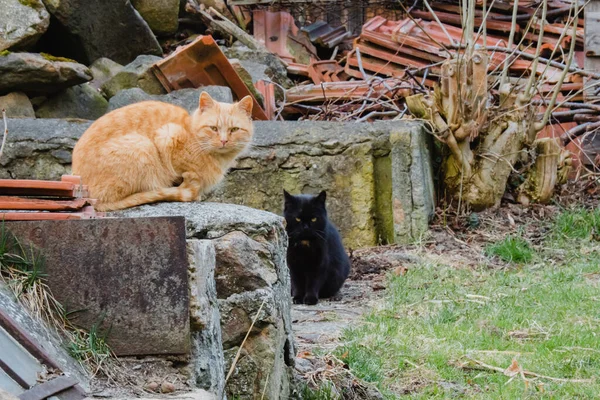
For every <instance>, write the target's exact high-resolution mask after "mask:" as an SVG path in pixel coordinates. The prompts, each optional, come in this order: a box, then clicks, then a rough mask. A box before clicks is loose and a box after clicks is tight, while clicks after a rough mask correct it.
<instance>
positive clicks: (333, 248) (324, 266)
mask: <svg viewBox="0 0 600 400" xmlns="http://www.w3.org/2000/svg"><path fill="white" fill-rule="evenodd" d="M283 194H284V197H285V208H284V212H283V214H284V217H285V219H286V222H287V226H286V231H287V234H288V237H289V245H288V251H287V262H288V267H289V268H290V276H291V278H292V296H293V298H294V303H296V304H302V303H304V304H310V305H312V304H317V302H318V301H319V298H326V297H331V296H333V295H335V294H336V293H337V292H338V291H339V290H340V288H341V287H342V285H343V284H344V281H345V280H346V278H347V277H348V274H349V273H350V260H349V259H348V255H347V254H346V251H345V250H344V246H343V245H342V240H341V238H340V234H339V233H338V231H337V229H336V228H335V226H334V225H333V224H332V223H331V222H330V221H329V219H328V218H327V210H326V209H325V198H326V194H325V192H324V191H323V192H321V193H320V194H319V195H318V196H310V195H298V196H292V195H291V194H289V193H288V192H286V191H285V190H284V191H283Z"/></svg>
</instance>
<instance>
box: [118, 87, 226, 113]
mask: <svg viewBox="0 0 600 400" xmlns="http://www.w3.org/2000/svg"><path fill="white" fill-rule="evenodd" d="M202 92H207V93H208V94H209V95H210V96H211V97H212V98H213V99H215V100H216V101H221V102H225V103H231V102H233V96H232V94H231V89H229V88H228V87H226V86H204V87H201V88H198V89H181V90H176V91H174V92H171V93H168V94H165V95H151V94H148V93H146V92H144V91H143V90H142V89H140V88H132V89H125V90H122V91H120V92H119V93H117V94H116V95H115V96H113V97H111V99H110V101H109V102H108V111H112V110H116V109H117V108H121V107H125V106H128V105H129V104H133V103H139V102H140V101H147V100H154V101H162V102H164V103H169V104H174V105H176V106H179V107H183V108H185V109H186V110H188V112H190V113H192V112H193V111H194V110H196V109H197V108H198V103H199V101H200V93H202Z"/></svg>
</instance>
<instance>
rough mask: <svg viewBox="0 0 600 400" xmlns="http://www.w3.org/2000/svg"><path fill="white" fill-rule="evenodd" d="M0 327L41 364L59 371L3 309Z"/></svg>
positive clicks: (41, 349)
mask: <svg viewBox="0 0 600 400" xmlns="http://www.w3.org/2000/svg"><path fill="white" fill-rule="evenodd" d="M0 326H1V327H2V328H3V329H4V330H5V331H6V332H7V333H8V334H9V335H10V336H11V337H12V338H13V339H15V340H16V341H17V342H18V343H19V344H20V345H21V346H23V347H24V348H25V350H27V351H28V352H29V353H30V354H31V355H32V356H33V357H35V358H36V359H37V360H38V361H40V362H41V363H42V364H45V365H46V366H48V367H50V368H54V369H57V370H60V369H61V368H60V366H59V365H58V364H57V363H56V361H54V360H53V359H52V358H51V357H50V355H49V354H48V353H47V352H46V351H45V350H44V349H43V348H42V347H41V346H40V345H39V344H38V343H37V342H36V341H35V340H34V339H33V338H32V337H31V336H30V335H29V333H27V332H26V331H24V330H23V329H21V328H20V327H19V325H18V324H17V323H16V322H15V321H14V320H13V319H12V318H11V317H10V316H9V315H8V313H7V312H6V311H5V310H3V309H0Z"/></svg>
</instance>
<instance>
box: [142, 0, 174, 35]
mask: <svg viewBox="0 0 600 400" xmlns="http://www.w3.org/2000/svg"><path fill="white" fill-rule="evenodd" d="M132 4H133V6H134V7H135V9H136V10H137V11H138V12H139V13H140V14H141V16H142V17H143V18H144V20H145V21H146V22H147V23H148V25H149V26H150V29H152V32H154V33H155V34H156V35H158V36H168V35H171V34H173V33H175V32H176V31H177V27H178V26H179V0H132Z"/></svg>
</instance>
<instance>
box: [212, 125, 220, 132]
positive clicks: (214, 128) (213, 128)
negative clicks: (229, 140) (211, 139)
mask: <svg viewBox="0 0 600 400" xmlns="http://www.w3.org/2000/svg"><path fill="white" fill-rule="evenodd" d="M210 129H212V131H213V132H216V131H218V130H219V128H217V127H216V126H211V127H210Z"/></svg>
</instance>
